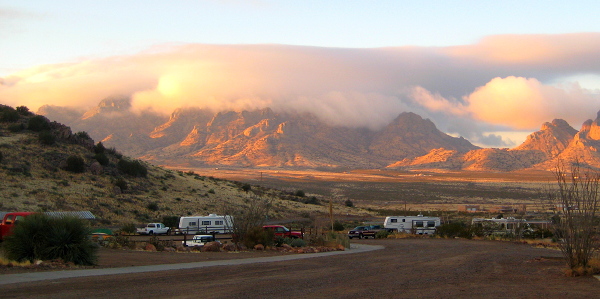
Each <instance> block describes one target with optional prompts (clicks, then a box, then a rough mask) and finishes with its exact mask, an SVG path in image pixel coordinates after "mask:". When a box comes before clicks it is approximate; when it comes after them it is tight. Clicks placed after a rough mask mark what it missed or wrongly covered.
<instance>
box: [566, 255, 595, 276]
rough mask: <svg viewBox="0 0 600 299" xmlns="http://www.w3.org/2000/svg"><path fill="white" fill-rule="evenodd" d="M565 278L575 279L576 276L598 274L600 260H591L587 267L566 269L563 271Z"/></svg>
mask: <svg viewBox="0 0 600 299" xmlns="http://www.w3.org/2000/svg"><path fill="white" fill-rule="evenodd" d="M564 273H565V276H567V277H577V276H588V275H596V274H600V259H599V258H592V259H590V260H589V262H588V264H587V266H585V267H584V266H577V267H574V268H568V269H565V270H564Z"/></svg>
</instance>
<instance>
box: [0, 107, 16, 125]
mask: <svg viewBox="0 0 600 299" xmlns="http://www.w3.org/2000/svg"><path fill="white" fill-rule="evenodd" d="M19 118H21V116H19V112H17V110H15V109H13V108H12V107H6V106H5V107H4V109H2V111H1V112H0V121H2V122H9V123H13V122H16V121H18V120H19Z"/></svg>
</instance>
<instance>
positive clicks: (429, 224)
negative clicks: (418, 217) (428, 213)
mask: <svg viewBox="0 0 600 299" xmlns="http://www.w3.org/2000/svg"><path fill="white" fill-rule="evenodd" d="M427 227H435V221H427Z"/></svg>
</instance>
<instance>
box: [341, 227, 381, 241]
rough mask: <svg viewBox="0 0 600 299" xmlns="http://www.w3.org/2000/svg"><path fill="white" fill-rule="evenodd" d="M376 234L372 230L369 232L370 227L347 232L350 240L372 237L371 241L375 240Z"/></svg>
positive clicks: (356, 228)
mask: <svg viewBox="0 0 600 299" xmlns="http://www.w3.org/2000/svg"><path fill="white" fill-rule="evenodd" d="M376 233H377V232H376V231H374V230H371V227H370V226H357V227H355V228H353V229H351V230H349V231H348V238H349V239H352V238H359V239H362V238H368V237H372V238H373V239H375V234H376Z"/></svg>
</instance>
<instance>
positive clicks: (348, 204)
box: [344, 199, 354, 208]
mask: <svg viewBox="0 0 600 299" xmlns="http://www.w3.org/2000/svg"><path fill="white" fill-rule="evenodd" d="M344 204H345V205H346V206H347V207H350V208H352V207H354V203H353V202H352V201H351V200H349V199H348V200H346V201H345V202H344Z"/></svg>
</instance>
